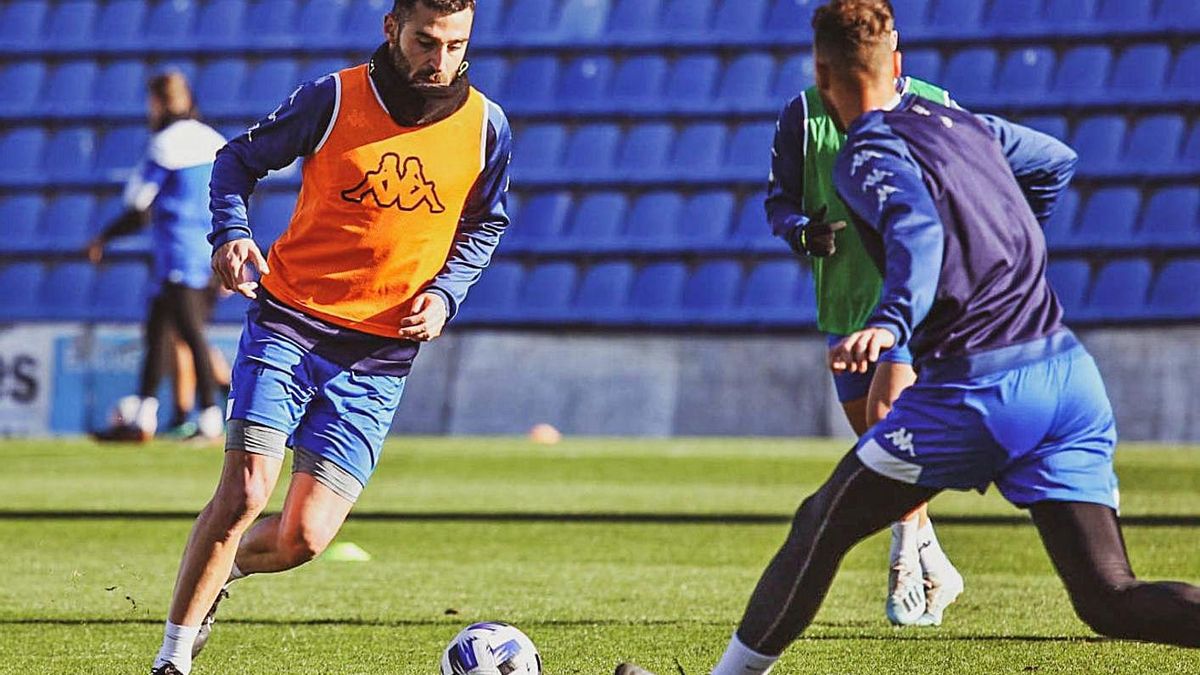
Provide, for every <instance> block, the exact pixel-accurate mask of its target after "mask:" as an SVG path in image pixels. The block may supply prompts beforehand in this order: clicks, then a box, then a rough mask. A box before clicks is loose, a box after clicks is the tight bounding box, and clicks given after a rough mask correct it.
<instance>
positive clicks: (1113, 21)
mask: <svg viewBox="0 0 1200 675" xmlns="http://www.w3.org/2000/svg"><path fill="white" fill-rule="evenodd" d="M1152 3H1153V0H1100V6H1099V7H1098V8H1097V11H1096V21H1097V24H1098V25H1097V29H1098V31H1105V32H1125V31H1130V30H1139V29H1144V28H1147V27H1149V26H1150V25H1151V23H1152V18H1153V13H1152V11H1151V7H1152Z"/></svg>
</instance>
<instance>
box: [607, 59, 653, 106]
mask: <svg viewBox="0 0 1200 675" xmlns="http://www.w3.org/2000/svg"><path fill="white" fill-rule="evenodd" d="M666 77H667V61H666V59H664V58H663V57H661V56H658V55H657V54H639V55H637V56H631V57H629V58H627V59H625V60H624V61H622V62H621V65H619V66H618V67H617V72H616V73H615V74H614V75H613V80H612V87H611V91H610V98H611V99H612V103H613V104H614V105H615V106H617V107H618V108H619V109H621V110H631V111H641V110H654V109H658V108H664V107H666V105H665V102H664V101H663V99H662V98H661V97H660V94H659V92H661V91H662V89H663V86H664V82H665V80H666Z"/></svg>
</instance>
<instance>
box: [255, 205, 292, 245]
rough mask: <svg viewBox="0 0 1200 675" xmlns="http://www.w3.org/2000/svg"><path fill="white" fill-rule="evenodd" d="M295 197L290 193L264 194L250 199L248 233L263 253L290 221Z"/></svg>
mask: <svg viewBox="0 0 1200 675" xmlns="http://www.w3.org/2000/svg"><path fill="white" fill-rule="evenodd" d="M295 208H296V195H295V194H294V193H291V192H264V193H260V194H257V195H254V196H253V197H251V198H250V231H251V232H253V233H254V241H255V242H257V243H258V247H259V248H260V249H262V250H263V251H266V250H267V248H268V247H269V246H270V245H271V244H272V243H274V242H275V240H276V239H278V238H279V235H281V234H283V232H284V230H286V229H287V227H288V223H290V222H291V220H292V212H293V211H294V210H295Z"/></svg>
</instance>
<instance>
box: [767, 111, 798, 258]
mask: <svg viewBox="0 0 1200 675" xmlns="http://www.w3.org/2000/svg"><path fill="white" fill-rule="evenodd" d="M804 125H805V116H804V95H803V94H801V95H800V96H797V97H796V98H794V99H792V101H791V102H790V103H788V104H787V105H786V106H784V108H783V111H782V112H780V113H779V119H778V121H777V122H776V123H775V139H774V141H773V142H772V144H771V174H770V177H769V178H768V179H767V198H766V199H765V200H764V202H763V205H764V206H765V207H766V209H767V222H769V223H770V224H771V233H772V234H774V235H775V236H776V237H779V238H780V239H782V240H783V241H784V242H786V243H787V245H788V246H791V247H792V250H794V251H796V252H797V253H799V254H801V255H803V254H804V249H803V247H801V246H799V242H800V234H801V232H802V230H803V228H804V226H805V225H807V224H808V216H806V215H804Z"/></svg>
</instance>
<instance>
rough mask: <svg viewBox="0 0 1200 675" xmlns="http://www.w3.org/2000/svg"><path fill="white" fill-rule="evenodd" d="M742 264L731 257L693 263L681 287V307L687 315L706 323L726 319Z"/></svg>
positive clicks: (735, 295) (739, 281) (735, 296)
mask: <svg viewBox="0 0 1200 675" xmlns="http://www.w3.org/2000/svg"><path fill="white" fill-rule="evenodd" d="M741 285H742V268H741V265H739V264H738V263H736V262H734V261H732V260H717V261H713V262H707V263H704V264H702V265H700V266H699V267H697V268H696V269H695V270H694V271H693V272H692V273H691V274H690V275H689V276H688V280H687V283H686V284H685V285H684V287H683V301H682V303H681V304H682V308H683V311H684V312H685V313H686V314H687V315H688V318H690V319H692V320H697V321H704V322H707V323H728V322H730V319H731V318H733V317H732V312H731V310H733V309H734V307H735V305H736V303H737V299H738V297H739V295H740V293H741V290H742V289H741Z"/></svg>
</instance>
